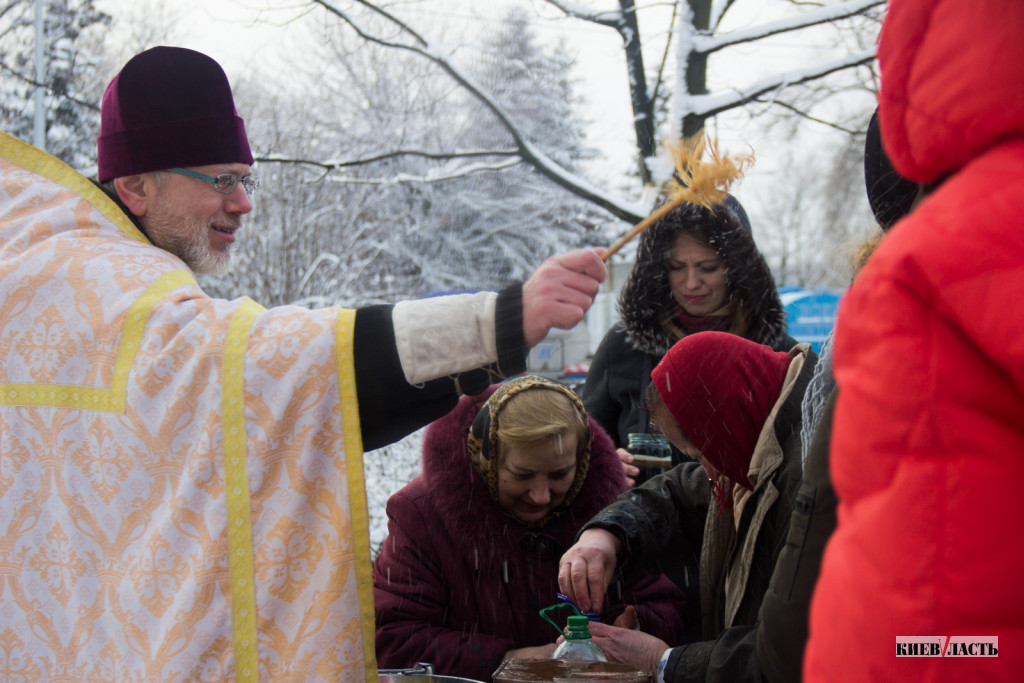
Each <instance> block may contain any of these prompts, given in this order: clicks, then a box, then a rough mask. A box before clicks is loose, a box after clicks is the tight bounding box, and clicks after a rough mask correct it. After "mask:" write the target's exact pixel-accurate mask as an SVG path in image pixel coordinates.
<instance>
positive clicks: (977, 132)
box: [804, 0, 1024, 682]
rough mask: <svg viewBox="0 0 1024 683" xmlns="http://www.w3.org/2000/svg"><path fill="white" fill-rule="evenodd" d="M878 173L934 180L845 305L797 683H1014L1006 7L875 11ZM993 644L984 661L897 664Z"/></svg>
mask: <svg viewBox="0 0 1024 683" xmlns="http://www.w3.org/2000/svg"><path fill="white" fill-rule="evenodd" d="M878 58H879V63H880V66H881V72H882V90H881V95H880V98H879V118H880V122H881V130H882V139H883V142H884V144H885V147H886V150H887V152H888V154H889V156H890V157H891V158H892V160H893V163H894V166H895V167H896V169H897V170H898V171H899V172H900V173H901V174H902V175H904V176H906V177H908V178H911V179H913V180H916V181H919V182H925V183H934V182H936V181H941V184H940V185H939V186H938V187H937V189H935V190H934V191H932V192H931V193H930V194H929V195H928V197H927V199H926V200H925V201H924V202H923V203H922V204H920V205H919V206H918V207H917V208H916V209H915V210H914V212H913V213H911V214H910V216H909V217H907V218H905V219H904V220H903V221H901V222H899V223H897V224H896V226H895V227H894V228H893V229H892V231H891V232H890V234H889V235H888V236H887V237H886V238H885V239H884V240H883V242H882V244H881V245H880V246H879V248H878V249H877V251H876V252H875V254H874V255H873V256H872V258H871V261H870V262H869V263H868V265H867V266H866V267H865V268H864V270H863V271H862V272H861V274H860V276H859V277H858V278H857V281H856V283H855V284H854V285H853V287H852V288H851V289H850V292H849V294H848V295H847V297H846V298H845V300H844V302H843V304H842V307H841V310H840V314H839V321H838V327H837V331H836V342H835V352H834V367H835V374H836V380H837V382H838V384H839V402H838V404H837V407H836V412H835V421H834V423H833V435H832V453H831V463H832V473H833V479H834V482H835V488H836V492H837V493H838V495H839V498H840V505H839V510H838V515H839V525H838V528H837V530H836V532H835V534H834V536H833V537H832V539H831V541H830V543H829V545H828V548H827V549H826V552H825V557H824V560H823V564H822V571H821V577H820V579H819V583H818V586H817V588H816V592H815V595H814V600H813V604H812V608H811V622H810V631H811V636H810V641H809V643H808V647H807V652H806V656H805V660H804V673H805V678H806V679H807V680H810V681H830V682H831V681H847V680H853V681H881V680H892V681H910V680H913V681H924V680H927V681H962V680H978V679H982V680H993V679H994V680H1022V679H1024V580H1022V576H1024V544H1022V543H1021V542H1020V540H1019V537H1018V536H1017V534H1018V533H1020V532H1019V529H1020V527H1021V517H1022V514H1021V513H1022V507H1024V506H1022V502H1021V501H1022V499H1024V308H1019V306H1021V303H1020V299H1018V298H1017V297H1020V296H1022V295H1024V2H1019V1H1017V0H913V1H912V0H892V2H891V3H890V7H889V12H888V16H887V17H886V20H885V23H884V25H883V28H882V36H881V43H880V47H879V53H878ZM906 636H936V637H946V638H949V637H952V636H965V637H968V638H971V637H978V636H996V637H998V639H999V643H998V656H997V657H994V658H950V657H937V658H918V657H913V658H912V657H897V638H899V637H906Z"/></svg>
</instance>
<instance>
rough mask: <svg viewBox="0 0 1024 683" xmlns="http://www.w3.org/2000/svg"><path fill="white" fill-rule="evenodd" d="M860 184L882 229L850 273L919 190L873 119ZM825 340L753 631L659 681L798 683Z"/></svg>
mask: <svg viewBox="0 0 1024 683" xmlns="http://www.w3.org/2000/svg"><path fill="white" fill-rule="evenodd" d="M864 180H865V186H866V189H867V196H868V202H869V204H870V205H871V210H872V213H873V214H874V217H875V220H876V221H877V223H878V226H879V228H880V229H881V232H880V233H877V234H875V235H873V236H872V237H870V238H869V239H868V240H867V241H865V242H864V243H863V244H862V245H861V248H860V250H859V253H858V254H857V257H856V262H855V263H854V272H857V271H859V269H860V268H861V267H862V266H863V264H864V263H865V262H866V260H867V258H868V257H869V256H870V254H871V252H872V251H873V249H874V247H875V246H877V244H878V241H879V240H880V239H881V235H883V234H884V233H885V232H886V231H888V230H889V229H890V228H891V227H892V226H893V225H894V224H895V223H896V222H897V221H898V220H899V219H901V218H902V217H904V216H905V215H907V214H908V213H909V212H910V210H911V209H912V207H913V206H914V204H915V202H916V201H917V200H918V198H919V197H920V195H921V186H920V185H919V184H918V183H914V182H911V181H909V180H907V179H905V178H903V177H902V176H900V175H899V174H898V173H897V172H896V171H895V169H893V167H892V163H891V161H890V160H889V158H888V156H887V155H886V154H885V151H884V149H883V147H882V142H881V136H880V134H879V130H878V115H877V112H876V113H875V114H874V115H873V116H872V117H871V120H870V122H869V124H868V128H867V135H866V140H865V145H864ZM831 349H832V336H829V338H828V339H827V340H826V342H825V344H824V346H823V347H822V350H821V353H820V357H819V359H818V362H817V364H816V365H815V367H814V372H813V375H812V377H811V380H810V383H809V384H808V386H807V391H806V392H805V393H804V398H803V403H802V406H801V414H802V427H801V445H802V460H803V478H802V480H801V482H800V488H799V490H798V491H797V493H796V498H795V499H794V502H793V510H792V513H791V515H790V520H789V531H788V532H787V534H786V542H785V545H784V546H783V547H782V549H781V551H780V552H779V556H778V559H777V560H776V563H775V569H774V571H773V572H772V576H771V580H770V582H769V586H768V590H767V592H766V593H765V595H764V599H763V600H762V602H761V607H760V610H759V612H758V616H757V620H756V623H755V624H754V625H751V624H744V625H737V626H733V627H731V628H728V629H725V630H724V631H722V633H721V634H720V635H719V636H718V637H717V638H716V639H714V640H710V641H703V642H696V643H691V644H688V645H686V646H685V647H682V648H674V650H675V652H674V655H675V657H676V660H675V662H671V661H669V660H666V671H664V672H663V674H662V675H663V681H669V682H670V683H680V682H684V681H693V682H694V683H696V682H697V681H702V682H709V683H710V682H722V683H725V682H726V681H728V682H730V683H741V682H745V681H749V682H751V683H753V682H755V681H756V682H758V683H760V682H761V681H769V682H770V683H791V682H797V681H799V680H800V679H801V668H802V663H803V654H804V648H805V646H806V643H807V630H808V629H807V622H808V610H809V605H810V601H811V595H812V593H813V591H814V586H815V583H816V581H817V578H818V573H819V570H820V567H821V557H822V553H823V551H824V548H825V544H826V543H827V541H828V539H829V537H830V536H831V534H832V532H833V530H834V529H835V526H836V503H837V501H836V494H835V491H834V490H833V488H832V480H831V476H830V472H829V463H828V453H829V445H830V443H831V433H832V432H831V427H832V413H833V411H834V407H835V401H836V396H837V393H838V392H837V389H836V386H835V378H834V377H833V375H832V364H831Z"/></svg>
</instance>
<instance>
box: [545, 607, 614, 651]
mask: <svg viewBox="0 0 1024 683" xmlns="http://www.w3.org/2000/svg"><path fill="white" fill-rule="evenodd" d="M589 623H590V621H589V620H588V619H587V618H586V617H584V616H577V615H574V616H571V617H569V619H568V620H567V624H566V627H565V640H563V641H562V644H561V645H559V646H558V647H556V648H555V651H554V653H553V654H552V655H551V659H567V660H575V661H578V662H607V661H608V658H607V657H605V656H604V653H603V652H601V648H599V647H598V646H597V644H596V643H595V642H594V641H593V640H591V638H590V627H589V626H588V624H589Z"/></svg>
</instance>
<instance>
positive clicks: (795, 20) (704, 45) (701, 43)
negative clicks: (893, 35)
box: [693, 0, 885, 55]
mask: <svg viewBox="0 0 1024 683" xmlns="http://www.w3.org/2000/svg"><path fill="white" fill-rule="evenodd" d="M884 4H885V0H848V1H847V2H841V3H836V4H834V5H826V6H825V7H819V8H818V9H815V10H808V11H806V12H801V13H800V14H797V15H795V16H792V17H786V18H785V19H780V20H778V21H773V22H769V23H767V24H764V25H762V26H755V27H754V28H750V29H746V30H744V31H733V32H731V33H724V34H721V35H717V36H709V35H698V36H694V40H693V42H694V51H695V52H698V53H700V54H705V55H708V54H711V53H712V52H717V51H718V50H721V49H722V48H725V47H729V46H730V45H739V44H741V43H750V42H754V41H756V40H760V39H762V38H767V37H768V36H773V35H777V34H780V33H787V32H789V31H796V30H798V29H802V28H807V27H809V26H817V25H819V24H825V23H828V22H831V21H836V20H838V19H846V18H847V17H852V16H855V15H857V14H861V13H862V12H865V11H867V10H869V9H871V8H872V7H878V6H880V5H884Z"/></svg>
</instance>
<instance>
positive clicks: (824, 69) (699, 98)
mask: <svg viewBox="0 0 1024 683" xmlns="http://www.w3.org/2000/svg"><path fill="white" fill-rule="evenodd" d="M874 59H875V50H874V49H873V48H872V49H870V50H862V51H860V52H856V53H853V54H851V55H847V56H846V57H843V58H841V59H837V60H835V61H832V62H828V63H826V64H822V65H815V66H812V67H808V68H807V69H803V70H794V71H787V72H785V73H781V74H775V75H773V76H770V77H768V78H764V79H761V80H760V81H757V82H755V83H752V84H751V85H749V86H747V87H746V88H744V89H742V90H737V91H734V92H732V93H727V94H722V95H690V96H688V97H686V98H684V105H683V110H684V111H686V112H687V114H688V115H689V114H693V115H695V116H699V117H703V118H710V117H712V116H715V115H716V114H720V113H721V112H723V111H728V110H729V109H734V108H736V107H739V106H742V105H744V104H747V103H748V102H753V101H754V100H756V99H758V98H759V97H761V96H762V95H764V94H766V93H769V92H772V91H773V90H779V89H780V88H783V87H785V86H787V85H796V84H798V83H806V82H808V81H813V80H814V79H816V78H822V77H823V76H827V75H829V74H832V73H835V72H837V71H842V70H843V69H849V68H850V67H853V66H857V65H860V64H870V63H871V62H872V61H873V60H874ZM687 105H688V106H687Z"/></svg>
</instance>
